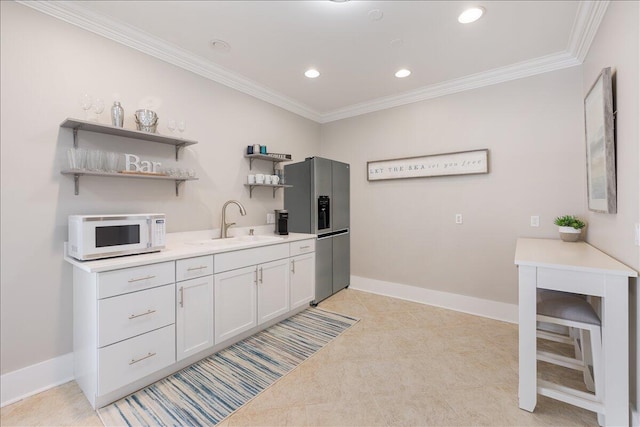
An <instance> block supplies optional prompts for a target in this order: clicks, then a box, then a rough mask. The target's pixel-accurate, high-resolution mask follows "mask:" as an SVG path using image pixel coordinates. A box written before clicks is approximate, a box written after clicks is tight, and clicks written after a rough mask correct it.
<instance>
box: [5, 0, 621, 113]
mask: <svg viewBox="0 0 640 427" xmlns="http://www.w3.org/2000/svg"><path fill="white" fill-rule="evenodd" d="M17 2H18V3H20V4H22V5H24V6H27V7H30V8H32V9H35V10H38V11H40V12H42V13H45V14H47V15H50V16H53V17H55V18H58V19H60V20H62V21H65V22H68V23H70V24H72V25H75V26H78V27H80V28H83V29H85V30H87V31H90V32H92V33H95V34H98V35H101V36H103V37H106V38H108V39H110V40H113V41H115V42H117V43H120V44H123V45H125V46H128V47H130V48H132V49H135V50H138V51H140V52H142V53H145V54H147V55H150V56H153V57H155V58H158V59H160V60H162V61H165V62H167V63H170V64H172V65H175V66H177V67H180V68H183V69H185V70H188V71H191V72H193V73H195V74H197V75H200V76H202V77H205V78H207V79H210V80H213V81H215V82H217V83H220V84H222V85H225V86H227V87H230V88H232V89H235V90H238V91H240V92H242V93H245V94H247V95H250V96H253V97H255V98H257V99H260V100H262V101H265V102H267V103H270V104H273V105H275V106H278V107H280V108H283V109H285V110H287V111H290V112H292V113H294V114H297V115H299V116H302V117H305V118H307V119H310V120H313V121H315V122H318V123H329V122H332V121H336V120H341V119H345V118H349V117H355V116H358V115H361V114H367V113H371V112H375V111H380V110H385V109H388V108H393V107H398V106H401V105H406V104H411V103H414V102H419V101H424V100H428V99H433V98H437V97H440V96H445V95H451V94H454V93H458V92H463V91H466V90H472V89H477V88H481V87H484V86H490V85H494V84H498V83H502V82H507V81H511V80H516V79H521V78H524V77H530V76H533V75H536V74H542V73H547V72H550V71H556V70H561V69H564V68H568V67H573V66H576V65H580V64H582V62H583V61H584V59H585V57H586V55H587V53H588V52H589V48H590V47H591V43H592V42H593V39H594V37H595V35H596V33H597V31H598V27H599V26H600V23H601V21H602V18H603V17H604V14H605V12H606V10H607V7H608V6H609V0H596V1H580V4H579V6H578V11H577V13H576V18H575V20H574V23H573V27H572V30H571V35H570V37H569V43H568V46H567V49H566V51H564V52H558V53H555V54H551V55H547V56H543V57H540V58H535V59H532V60H527V61H523V62H520V63H517V64H512V65H508V66H505V67H500V68H496V69H493V70H489V71H485V72H481V73H477V74H472V75H469V76H466V77H462V78H459V79H454V80H449V81H446V82H442V83H437V84H434V85H430V86H425V87H422V88H419V89H417V90H413V91H409V92H405V93H402V94H399V95H393V96H388V97H382V98H377V99H373V100H371V101H367V102H363V103H359V104H354V105H350V106H347V107H344V108H340V109H337V110H334V111H330V112H328V113H320V112H318V111H316V110H314V109H312V108H310V107H308V106H307V105H304V104H302V103H299V102H297V101H295V100H293V99H291V98H288V97H286V96H284V95H281V94H279V93H277V92H274V91H272V90H271V89H269V88H267V87H264V86H262V85H260V84H259V83H257V82H254V81H252V80H250V79H247V78H245V77H243V76H241V75H239V74H236V73H233V72H231V71H229V70H227V69H225V68H223V67H220V66H217V65H215V64H213V63H212V62H210V61H207V60H205V59H204V58H201V57H199V56H197V55H194V54H192V53H190V52H188V51H186V50H184V49H181V48H179V47H177V46H174V45H172V44H170V43H167V42H165V41H164V40H161V39H159V38H157V37H154V36H152V35H150V34H148V33H146V32H144V31H141V30H139V29H137V28H135V27H132V26H129V25H126V24H123V23H120V22H117V21H115V20H112V19H110V18H107V17H105V16H104V15H100V14H97V13H94V12H92V11H90V10H88V9H87V8H85V7H83V6H81V5H80V4H79V3H78V2H74V1H43V0H38V1H27V0H17Z"/></svg>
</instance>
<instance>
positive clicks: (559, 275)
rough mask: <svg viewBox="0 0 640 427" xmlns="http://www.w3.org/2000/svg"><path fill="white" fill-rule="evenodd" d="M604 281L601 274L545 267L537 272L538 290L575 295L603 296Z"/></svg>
mask: <svg viewBox="0 0 640 427" xmlns="http://www.w3.org/2000/svg"><path fill="white" fill-rule="evenodd" d="M604 279H605V277H604V274H603V273H588V272H584V271H568V270H561V269H555V268H547V267H539V268H538V271H537V286H538V287H539V288H544V289H553V290H556V291H564V292H572V293H576V294H586V295H596V296H604V284H605V280H604Z"/></svg>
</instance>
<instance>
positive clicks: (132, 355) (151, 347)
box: [98, 325, 176, 395]
mask: <svg viewBox="0 0 640 427" xmlns="http://www.w3.org/2000/svg"><path fill="white" fill-rule="evenodd" d="M175 336H176V334H175V328H174V325H170V326H166V327H164V328H162V329H157V330H155V331H152V332H149V333H146V334H144V335H139V336H137V337H135V338H130V339H128V340H126V341H121V342H119V343H117V344H113V345H110V346H107V347H103V348H101V349H99V350H98V366H99V370H98V395H102V394H106V393H109V392H111V391H114V390H116V389H118V388H120V387H122V386H124V385H127V384H129V383H132V382H134V381H136V380H139V379H140V378H143V377H145V376H147V375H149V374H152V373H153V372H155V371H157V370H160V369H162V368H164V367H166V366H169V365H170V364H172V363H174V362H175V360H176V347H175Z"/></svg>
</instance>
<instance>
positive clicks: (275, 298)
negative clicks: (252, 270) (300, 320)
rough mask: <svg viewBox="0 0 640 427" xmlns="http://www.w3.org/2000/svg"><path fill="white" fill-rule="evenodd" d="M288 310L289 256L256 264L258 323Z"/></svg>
mask: <svg viewBox="0 0 640 427" xmlns="http://www.w3.org/2000/svg"><path fill="white" fill-rule="evenodd" d="M287 311H289V258H285V259H280V260H277V261H272V262H268V263H265V264H260V265H258V324H261V323H264V322H266V321H267V320H270V319H273V318H274V317H277V316H280V315H281V314H285V313H286V312H287Z"/></svg>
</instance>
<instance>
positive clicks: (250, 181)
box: [247, 174, 256, 184]
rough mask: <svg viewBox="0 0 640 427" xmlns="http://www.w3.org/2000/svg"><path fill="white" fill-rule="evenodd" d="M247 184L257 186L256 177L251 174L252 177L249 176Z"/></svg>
mask: <svg viewBox="0 0 640 427" xmlns="http://www.w3.org/2000/svg"><path fill="white" fill-rule="evenodd" d="M247 182H248V183H249V184H255V183H256V176H255V175H253V174H251V175H247Z"/></svg>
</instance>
